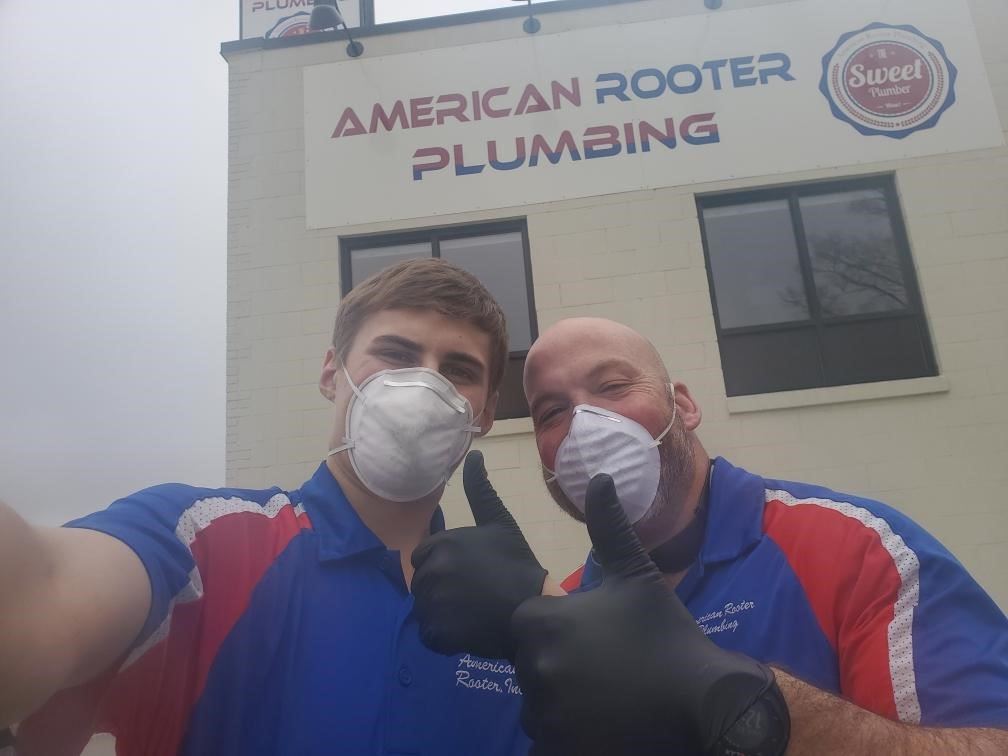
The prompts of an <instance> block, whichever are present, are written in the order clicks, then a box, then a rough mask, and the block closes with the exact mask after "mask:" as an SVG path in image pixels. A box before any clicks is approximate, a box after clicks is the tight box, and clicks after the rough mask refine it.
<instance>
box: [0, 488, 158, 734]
mask: <svg viewBox="0 0 1008 756" xmlns="http://www.w3.org/2000/svg"><path fill="white" fill-rule="evenodd" d="M150 596H151V589H150V581H149V579H148V577H147V572H146V570H145V569H144V566H143V564H142V563H141V561H140V558H139V557H138V556H137V555H136V554H135V553H133V551H132V550H131V549H130V548H129V547H128V546H126V545H125V544H123V543H122V542H120V541H118V540H116V539H115V538H112V537H111V536H108V535H105V534H103V533H98V532H95V531H91V530H83V529H71V528H39V527H33V526H32V525H29V524H28V523H27V522H25V521H24V520H23V519H22V518H21V517H20V516H18V514H17V513H16V512H14V510H12V509H11V508H10V507H8V506H6V505H4V504H2V503H0V729H2V728H3V726H4V725H9V724H11V723H13V722H16V721H19V720H20V719H21V718H23V717H25V716H27V715H28V714H30V713H31V712H32V711H34V710H35V709H36V708H37V707H38V706H40V705H41V704H42V703H44V702H45V700H46V699H47V698H49V696H51V695H52V694H53V693H55V692H56V691H58V690H61V689H63V688H65V687H69V686H71V685H76V684H79V683H82V682H85V681H87V680H89V679H90V678H91V677H93V676H95V675H97V674H98V673H100V672H102V671H103V670H104V669H106V668H107V667H108V666H109V665H110V664H112V663H113V662H114V661H115V660H116V659H117V658H118V657H119V656H121V655H122V654H123V653H124V652H125V651H126V649H127V648H128V646H129V644H130V643H132V642H133V641H134V640H135V638H136V636H137V634H138V633H139V632H140V629H141V628H142V627H143V623H144V620H145V618H146V616H147V611H148V608H149V606H150Z"/></svg>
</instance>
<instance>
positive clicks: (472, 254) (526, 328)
mask: <svg viewBox="0 0 1008 756" xmlns="http://www.w3.org/2000/svg"><path fill="white" fill-rule="evenodd" d="M440 246H441V257H442V258H443V259H445V260H448V261H449V262H452V263H455V264H456V265H458V266H459V267H460V268H465V269H466V270H468V271H469V272H470V273H472V274H473V275H474V276H476V278H478V279H479V280H480V281H482V282H483V285H484V286H486V287H487V289H489V290H490V293H491V294H493V295H494V299H496V300H497V301H498V302H499V303H500V306H501V307H502V308H503V310H504V315H505V316H507V323H508V336H509V338H510V339H511V351H512V352H527V351H528V348H529V347H530V346H532V323H531V320H530V319H529V300H528V287H527V286H526V285H525V281H526V276H525V253H524V251H523V250H524V242H523V240H522V235H521V233H520V232H517V231H515V232H512V233H509V234H492V235H490V236H466V237H463V238H461V239H445V240H444V241H442V242H441V245H440Z"/></svg>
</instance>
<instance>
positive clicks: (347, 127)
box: [332, 108, 367, 139]
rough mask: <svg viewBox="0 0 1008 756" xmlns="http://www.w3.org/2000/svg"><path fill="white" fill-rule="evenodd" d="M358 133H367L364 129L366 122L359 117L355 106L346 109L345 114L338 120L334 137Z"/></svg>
mask: <svg viewBox="0 0 1008 756" xmlns="http://www.w3.org/2000/svg"><path fill="white" fill-rule="evenodd" d="M358 134H367V131H366V130H365V129H364V124H363V123H361V120H360V118H358V117H357V114H356V113H355V112H354V109H353V108H346V109H344V111H343V115H341V116H340V118H339V121H337V122H336V128H335V129H334V130H333V133H332V138H333V139H337V138H339V137H341V136H357V135H358Z"/></svg>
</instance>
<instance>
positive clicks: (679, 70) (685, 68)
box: [666, 63, 703, 94]
mask: <svg viewBox="0 0 1008 756" xmlns="http://www.w3.org/2000/svg"><path fill="white" fill-rule="evenodd" d="M679 74H687V78H690V77H691V78H692V81H690V83H689V84H679V83H678V82H676V77H677V76H678V75H679ZM666 79H667V80H668V85H669V89H671V90H672V91H673V92H675V93H676V94H691V93H693V92H696V91H697V90H698V89H700V85H701V84H703V74H702V73H700V69H699V68H697V67H696V66H694V65H691V64H689V63H684V64H682V65H681V66H672V68H670V69H669V70H668V75H667V76H666Z"/></svg>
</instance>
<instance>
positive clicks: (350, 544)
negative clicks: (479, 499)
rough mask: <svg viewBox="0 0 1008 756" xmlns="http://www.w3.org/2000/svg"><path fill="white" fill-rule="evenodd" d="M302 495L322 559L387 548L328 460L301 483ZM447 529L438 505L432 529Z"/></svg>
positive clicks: (346, 556) (341, 557) (327, 559)
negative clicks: (327, 463) (335, 474)
mask: <svg viewBox="0 0 1008 756" xmlns="http://www.w3.org/2000/svg"><path fill="white" fill-rule="evenodd" d="M300 498H301V504H302V506H304V509H305V512H307V513H308V518H309V519H310V520H311V523H312V528H313V529H314V530H315V532H316V533H317V534H318V536H319V561H321V562H329V561H336V560H340V559H347V558H349V557H352V556H354V555H356V554H361V553H364V552H367V551H377V550H382V551H384V550H385V549H386V547H385V544H384V543H382V542H381V539H379V538H378V536H376V535H375V534H374V533H373V532H372V531H371V529H370V528H369V527H368V526H367V525H365V524H364V522H363V521H362V520H361V518H360V516H359V515H358V514H357V511H356V510H355V509H354V508H353V506H352V505H351V504H350V502H349V501H348V500H347V497H346V495H345V494H344V493H343V489H342V488H341V487H340V484H339V483H338V482H337V480H336V478H334V477H333V474H332V472H331V471H330V470H329V467H328V466H327V465H326V463H325V462H323V463H322V464H321V465H319V468H318V469H317V470H316V471H315V474H314V475H312V477H311V479H310V480H308V481H307V482H306V483H305V484H304V485H303V486H301V489H300ZM444 529H445V521H444V513H443V512H442V511H441V507H438V508H437V509H435V510H434V515H433V516H432V517H431V524H430V532H431V533H437V532H438V531H441V530H444Z"/></svg>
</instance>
